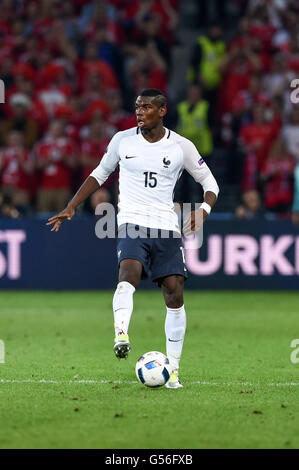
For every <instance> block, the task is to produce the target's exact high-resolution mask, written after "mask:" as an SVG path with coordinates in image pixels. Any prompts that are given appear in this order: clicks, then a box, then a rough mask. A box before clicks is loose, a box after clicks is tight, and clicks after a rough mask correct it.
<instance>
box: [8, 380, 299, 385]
mask: <svg viewBox="0 0 299 470" xmlns="http://www.w3.org/2000/svg"><path fill="white" fill-rule="evenodd" d="M8 383H14V384H25V383H33V384H58V385H59V384H98V385H102V384H138V383H139V382H137V380H91V379H90V380H88V379H82V380H81V379H80V380H52V379H40V380H35V379H24V380H17V379H0V384H8ZM187 384H188V382H187ZM189 385H208V386H216V387H223V386H232V385H240V386H243V387H244V386H251V387H255V386H266V387H296V386H299V382H286V383H283V382H278V383H275V382H272V383H266V384H261V383H252V382H206V381H202V382H201V381H197V382H190V383H189Z"/></svg>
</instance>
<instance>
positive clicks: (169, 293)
mask: <svg viewBox="0 0 299 470" xmlns="http://www.w3.org/2000/svg"><path fill="white" fill-rule="evenodd" d="M163 293H164V298H165V303H166V305H167V307H169V308H179V307H181V306H182V305H183V303H184V298H183V289H182V286H181V285H180V284H179V283H173V284H171V285H168V286H164V288H163Z"/></svg>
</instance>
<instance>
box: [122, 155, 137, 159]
mask: <svg viewBox="0 0 299 470" xmlns="http://www.w3.org/2000/svg"><path fill="white" fill-rule="evenodd" d="M125 158H126V159H128V158H138V155H133V156H132V157H128V155H126V156H125Z"/></svg>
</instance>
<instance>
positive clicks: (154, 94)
mask: <svg viewBox="0 0 299 470" xmlns="http://www.w3.org/2000/svg"><path fill="white" fill-rule="evenodd" d="M139 96H149V97H150V98H154V101H155V104H156V105H157V106H158V107H159V108H161V107H162V106H166V105H167V99H166V96H165V95H164V93H163V92H162V91H161V90H158V88H146V89H145V90H143V91H142V92H141V93H139Z"/></svg>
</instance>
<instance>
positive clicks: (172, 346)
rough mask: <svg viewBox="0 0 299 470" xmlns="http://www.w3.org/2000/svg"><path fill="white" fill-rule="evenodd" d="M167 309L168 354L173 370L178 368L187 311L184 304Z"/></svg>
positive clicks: (166, 333)
mask: <svg viewBox="0 0 299 470" xmlns="http://www.w3.org/2000/svg"><path fill="white" fill-rule="evenodd" d="M166 309H167V314H166V319H165V335H166V355H167V357H168V359H169V362H170V364H171V366H172V368H173V370H178V369H179V363H180V359H181V354H182V349H183V343H184V336H185V331H186V312H185V307H184V305H182V306H181V307H180V308H168V307H166Z"/></svg>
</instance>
